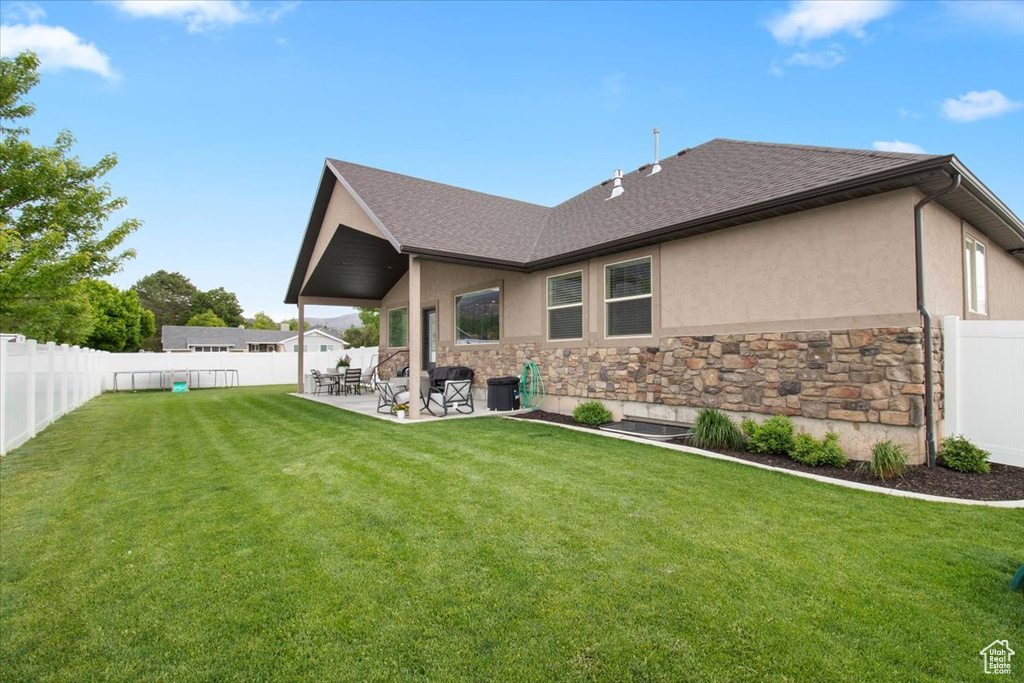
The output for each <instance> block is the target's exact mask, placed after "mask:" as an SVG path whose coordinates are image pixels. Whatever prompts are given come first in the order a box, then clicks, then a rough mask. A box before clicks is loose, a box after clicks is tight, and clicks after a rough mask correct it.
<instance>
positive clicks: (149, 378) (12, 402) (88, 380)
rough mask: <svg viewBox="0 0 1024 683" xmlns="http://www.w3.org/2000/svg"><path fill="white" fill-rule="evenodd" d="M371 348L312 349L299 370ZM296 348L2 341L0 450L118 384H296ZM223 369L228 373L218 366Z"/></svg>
mask: <svg viewBox="0 0 1024 683" xmlns="http://www.w3.org/2000/svg"><path fill="white" fill-rule="evenodd" d="M376 354H377V348H376V347H367V348H358V349H345V350H344V351H315V352H308V353H306V354H304V355H305V372H306V374H309V371H310V370H321V371H323V370H327V369H329V368H334V367H335V365H336V364H337V362H338V359H339V358H341V357H342V356H346V355H347V356H349V357H350V358H351V363H352V367H357V368H362V369H366V368H369V367H370V365H371V363H372V362H373V361H374V356H375V355H376ZM298 368H299V354H297V353H289V352H284V353H231V352H227V351H225V352H214V353H107V352H106V351H95V350H93V349H83V348H79V347H77V346H72V347H69V346H67V345H66V344H65V345H62V346H57V345H55V344H53V343H52V342H51V343H48V344H40V343H38V342H36V341H35V340H32V339H29V340H27V341H11V342H8V341H0V455H4V454H5V453H7V451H9V450H11V449H13V448H17V447H18V446H20V445H21V444H23V443H25V442H26V441H28V440H29V439H31V438H32V437H34V436H35V435H36V434H38V433H39V432H41V431H42V430H43V429H45V428H46V427H47V426H48V425H49V424H51V423H52V422H53V421H54V420H56V419H57V418H59V417H60V416H61V415H64V414H66V413H68V412H70V411H72V410H74V409H75V408H77V407H78V406H80V405H82V404H83V403H85V402H86V401H88V400H89V399H91V398H93V397H95V396H97V395H99V394H100V393H101V392H103V391H110V390H113V389H114V388H115V377H116V387H117V389H118V390H119V391H126V390H128V391H130V390H131V389H132V379H134V380H135V385H134V386H135V389H136V390H142V389H159V388H161V383H162V384H163V386H164V388H169V384H170V381H171V379H172V373H176V374H175V375H174V378H175V379H183V378H184V376H186V375H187V377H188V378H189V381H190V386H191V388H205V387H212V386H214V385H216V386H225V384H226V383H229V384H231V385H234V386H237V385H241V386H255V385H267V384H295V383H296V381H297V379H298ZM224 371H227V372H224Z"/></svg>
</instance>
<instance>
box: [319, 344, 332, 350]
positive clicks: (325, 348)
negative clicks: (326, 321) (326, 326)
mask: <svg viewBox="0 0 1024 683" xmlns="http://www.w3.org/2000/svg"><path fill="white" fill-rule="evenodd" d="M320 350H321V351H333V350H334V344H321V345H320Z"/></svg>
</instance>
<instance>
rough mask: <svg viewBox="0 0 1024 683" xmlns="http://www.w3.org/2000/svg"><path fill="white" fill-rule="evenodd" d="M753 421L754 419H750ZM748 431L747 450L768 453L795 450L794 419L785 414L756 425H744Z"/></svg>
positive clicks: (780, 453) (787, 453) (773, 453)
mask: <svg viewBox="0 0 1024 683" xmlns="http://www.w3.org/2000/svg"><path fill="white" fill-rule="evenodd" d="M750 422H753V420H750ZM746 430H750V431H747V450H749V451H750V452H752V453H765V454H768V455H789V454H790V453H792V452H793V431H794V429H793V421H792V420H790V419H789V418H788V417H786V416H785V415H776V416H775V417H773V418H770V419H768V420H765V421H764V422H762V423H761V424H756V423H754V426H753V427H751V426H750V425H745V426H744V431H746Z"/></svg>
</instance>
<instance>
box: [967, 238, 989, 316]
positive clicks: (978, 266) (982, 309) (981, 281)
mask: <svg viewBox="0 0 1024 683" xmlns="http://www.w3.org/2000/svg"><path fill="white" fill-rule="evenodd" d="M985 278H986V273H985V245H984V244H982V243H981V242H979V241H978V240H976V239H974V238H973V237H967V238H965V239H964V291H965V292H966V297H967V310H968V311H970V312H971V313H983V314H984V313H988V291H987V288H986V286H985Z"/></svg>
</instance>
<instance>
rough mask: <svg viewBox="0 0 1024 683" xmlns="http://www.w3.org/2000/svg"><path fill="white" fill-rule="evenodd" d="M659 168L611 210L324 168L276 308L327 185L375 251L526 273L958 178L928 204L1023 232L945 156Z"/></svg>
mask: <svg viewBox="0 0 1024 683" xmlns="http://www.w3.org/2000/svg"><path fill="white" fill-rule="evenodd" d="M660 163H661V167H662V170H661V172H659V173H657V174H655V175H650V170H649V168H648V167H647V166H642V167H641V168H640V169H638V170H636V171H633V172H632V173H628V174H626V175H625V176H624V178H623V188H624V190H625V192H624V193H623V194H622V195H620V196H618V197H616V198H615V199H612V200H609V199H608V197H609V196H610V194H611V186H610V184H609V181H604V182H603V183H601V184H599V185H595V186H593V187H591V188H589V189H587V190H585V191H583V192H581V193H580V194H578V195H576V196H574V197H572V198H570V199H568V200H566V201H565V202H562V203H561V204H559V205H557V206H554V207H545V206H540V205H538V204H530V203H528V202H521V201H517V200H514V199H507V198H504V197H497V196H494V195H489V194H485V193H482V192H475V191H473V190H467V189H464V188H460V187H454V186H452V185H445V184H442V183H436V182H433V181H429V180H423V179H420V178H413V177H411V176H407V175H402V174H399V173H391V172H389V171H383V170H380V169H376V168H371V167H368V166H362V165H359V164H354V163H350V162H345V161H339V160H336V159H328V160H327V161H326V163H325V167H324V172H323V175H322V178H321V184H320V188H319V190H318V194H317V198H316V200H315V202H314V205H313V210H312V212H311V215H310V221H309V223H308V225H307V229H306V236H305V238H304V240H303V245H302V248H301V249H300V252H299V258H298V260H297V262H296V265H295V270H294V272H293V275H292V281H291V285H290V287H289V290H288V295H287V297H286V299H285V301H286V302H288V303H295V302H297V301H298V298H299V294H300V292H301V291H302V290H303V287H304V282H305V281H306V279H307V278H306V275H307V271H308V270H309V264H310V263H311V262H313V263H317V259H316V258H313V253H314V251H315V245H316V243H317V240H318V236H319V233H320V231H321V226H322V224H323V221H324V216H325V215H326V214H327V211H328V206H329V203H330V199H331V196H332V193H333V192H334V190H335V187H336V184H341V185H342V186H344V188H345V189H346V190H347V191H348V193H349V194H350V195H351V197H352V199H354V200H355V202H356V203H357V204H358V205H359V206H360V207H362V209H363V210H364V211H365V213H366V215H367V216H368V217H369V218H370V219H371V221H373V223H374V225H375V226H376V227H377V228H378V229H379V230H380V232H381V234H383V235H385V237H386V238H387V242H385V241H381V245H382V251H389V250H388V242H390V245H391V246H392V247H394V249H395V252H396V253H397V254H419V255H422V256H427V257H434V258H443V259H450V260H456V261H462V262H467V263H478V264H491V265H495V266H498V267H502V268H510V269H517V270H525V271H532V270H539V269H541V268H545V267H549V266H553V265H556V264H559V263H568V262H571V261H573V260H578V259H580V258H585V257H588V256H591V255H598V254H601V253H612V252H614V251H617V250H621V249H628V248H633V247H637V246H642V245H644V244H649V243H652V242H656V241H663V240H666V239H674V238H676V237H682V236H686V235H689V234H696V233H699V232H707V231H709V230H714V229H719V228H723V227H729V226H732V225H739V224H741V223H746V222H751V221H755V220H761V219H763V218H768V217H772V216H778V215H783V214H786V213H792V212H795V211H801V210H805V209H809V208H814V207H816V206H825V205H827V204H832V203H837V202H841V201H845V200H848V199H854V198H857V197H863V196H869V195H872V194H879V193H882V192H887V191H891V190H895V189H900V188H905V187H917V188H918V189H920V190H921V191H922V192H925V193H930V192H934V191H935V190H937V189H941V188H944V187H945V186H946V185H948V183H949V177H950V176H951V175H952V174H954V173H959V174H960V175H961V176H962V178H963V183H962V185H961V188H960V189H959V190H957V191H955V192H952V193H950V194H949V195H947V196H944V197H942V198H940V199H939V200H938V202H939V203H940V204H942V205H943V206H946V207H947V208H948V209H949V210H950V211H953V212H954V213H956V214H958V215H960V216H962V217H963V218H966V219H967V220H968V221H970V222H971V223H972V225H974V226H975V227H977V228H978V229H979V230H981V231H982V232H984V233H985V234H987V235H989V236H990V237H991V238H992V239H993V241H995V242H996V243H997V244H999V245H1000V246H1002V247H1003V248H1004V249H1006V250H1007V251H1010V252H1011V253H1013V254H1014V255H1015V256H1016V257H1017V258H1018V259H1021V260H1024V223H1021V220H1020V218H1018V217H1017V216H1015V215H1014V214H1013V212H1012V211H1010V210H1009V209H1008V208H1007V207H1006V205H1005V204H1003V203H1002V202H1001V201H1000V200H999V199H998V198H997V197H995V195H993V194H992V193H991V192H990V191H989V190H988V189H987V188H986V187H985V186H984V184H982V183H981V182H980V181H979V180H978V179H977V178H975V177H974V176H973V174H971V173H970V171H969V170H967V168H966V167H965V166H963V165H962V164H961V163H960V162H959V160H957V159H956V157H954V156H952V155H946V156H935V155H928V154H904V153H899V152H879V151H868V150H852V149H838V148H831V147H812V146H807V145H784V144H771V143H762V142H743V141H738V140H728V139H715V140H711V141H710V142H706V143H704V144H702V145H700V146H698V147H694V148H692V149H687V150H683V151H682V152H680V153H679V154H677V155H674V156H671V157H667V158H665V159H663V160H661V162H660ZM335 227H336V226H335ZM378 257H379V258H381V259H383V258H384V256H383V255H382V254H378ZM342 265H344V264H342ZM389 267H390V268H392V269H394V268H396V267H397V266H396V265H395V264H391V265H390V266H389ZM396 274H398V273H397V271H396ZM328 276H329V277H330V278H336V277H337V274H336V273H333V272H332V273H328V274H327V275H325V277H328ZM309 280H310V282H311V283H312V280H313V278H309ZM321 284H322V283H321ZM317 286H318V287H319V286H321V285H317ZM311 287H312V288H313V289H316V287H313V286H312V284H311Z"/></svg>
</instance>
